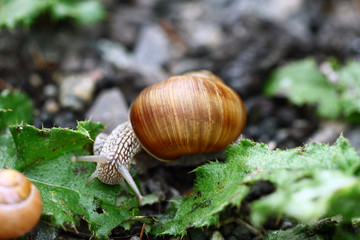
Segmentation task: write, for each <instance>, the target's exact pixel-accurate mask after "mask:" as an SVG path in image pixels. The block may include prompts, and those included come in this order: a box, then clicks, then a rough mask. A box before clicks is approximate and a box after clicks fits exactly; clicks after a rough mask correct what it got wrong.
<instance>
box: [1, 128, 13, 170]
mask: <svg viewBox="0 0 360 240" xmlns="http://www.w3.org/2000/svg"><path fill="white" fill-rule="evenodd" d="M16 160H17V156H16V147H15V143H14V140H13V138H12V136H11V134H10V132H8V131H7V132H5V133H4V134H0V169H2V168H15V163H16Z"/></svg>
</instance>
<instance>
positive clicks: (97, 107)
mask: <svg viewBox="0 0 360 240" xmlns="http://www.w3.org/2000/svg"><path fill="white" fill-rule="evenodd" d="M85 116H86V119H91V120H92V121H95V122H101V123H102V124H104V125H105V126H106V130H105V132H106V133H110V132H111V131H112V130H113V129H114V128H116V126H117V125H119V124H120V123H123V122H125V121H127V120H128V106H127V103H126V100H125V97H124V95H123V93H122V92H121V91H120V90H119V89H117V88H112V89H109V90H104V91H102V92H101V93H100V94H99V96H97V98H96V99H95V101H94V103H93V105H92V106H91V107H90V109H89V110H88V111H87V112H86V114H85Z"/></svg>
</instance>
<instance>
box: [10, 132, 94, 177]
mask: <svg viewBox="0 0 360 240" xmlns="http://www.w3.org/2000/svg"><path fill="white" fill-rule="evenodd" d="M10 131H11V134H12V136H13V138H14V141H15V144H16V148H17V151H18V153H19V157H20V159H21V161H17V162H16V166H15V168H16V169H17V170H20V171H22V170H23V169H24V168H25V167H28V166H30V165H32V164H38V163H39V162H41V161H46V160H47V159H50V158H53V157H56V156H59V155H63V154H65V153H67V152H68V151H70V150H73V149H79V148H82V147H83V146H84V145H85V144H87V143H89V144H91V143H92V139H91V138H90V137H89V134H84V133H82V132H80V131H75V130H70V129H64V128H52V129H47V128H44V129H41V130H40V129H38V128H35V127H34V126H30V125H18V126H11V127H10Z"/></svg>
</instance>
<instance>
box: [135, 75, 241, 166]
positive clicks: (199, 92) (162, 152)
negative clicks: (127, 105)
mask: <svg viewBox="0 0 360 240" xmlns="http://www.w3.org/2000/svg"><path fill="white" fill-rule="evenodd" d="M130 121H131V124H132V127H133V129H134V132H135V134H136V136H137V137H138V139H139V141H140V143H141V145H142V147H143V148H144V149H145V150H146V151H147V152H148V153H150V154H151V155H153V156H154V157H156V158H158V159H159V160H164V161H172V160H176V159H177V158H179V157H181V156H183V155H187V154H195V153H206V152H214V151H218V150H221V149H224V148H225V147H226V146H227V145H229V144H230V143H232V142H233V141H235V140H236V139H237V138H238V137H239V136H240V134H241V132H242V131H243V129H244V127H245V123H246V110H245V106H244V104H243V102H242V100H241V98H240V97H239V96H238V94H237V93H236V92H235V91H234V90H232V89H231V88H229V87H228V86H227V85H225V84H224V83H223V81H222V80H221V79H220V78H219V77H217V76H216V75H214V74H212V73H210V72H206V71H201V72H191V73H188V74H185V75H180V76H174V77H171V78H169V79H168V80H166V81H163V82H160V83H157V84H155V85H152V86H150V87H148V88H146V89H144V90H143V91H142V92H141V93H140V94H139V96H138V97H137V98H136V100H135V101H134V103H133V105H132V107H131V110H130Z"/></svg>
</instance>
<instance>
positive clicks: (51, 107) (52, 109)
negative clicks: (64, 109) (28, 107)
mask: <svg viewBox="0 0 360 240" xmlns="http://www.w3.org/2000/svg"><path fill="white" fill-rule="evenodd" d="M44 109H45V111H46V112H48V113H51V114H55V113H57V112H58V111H59V110H60V106H59V104H58V103H57V102H56V100H55V99H53V98H50V99H48V100H46V102H45V104H44Z"/></svg>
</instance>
